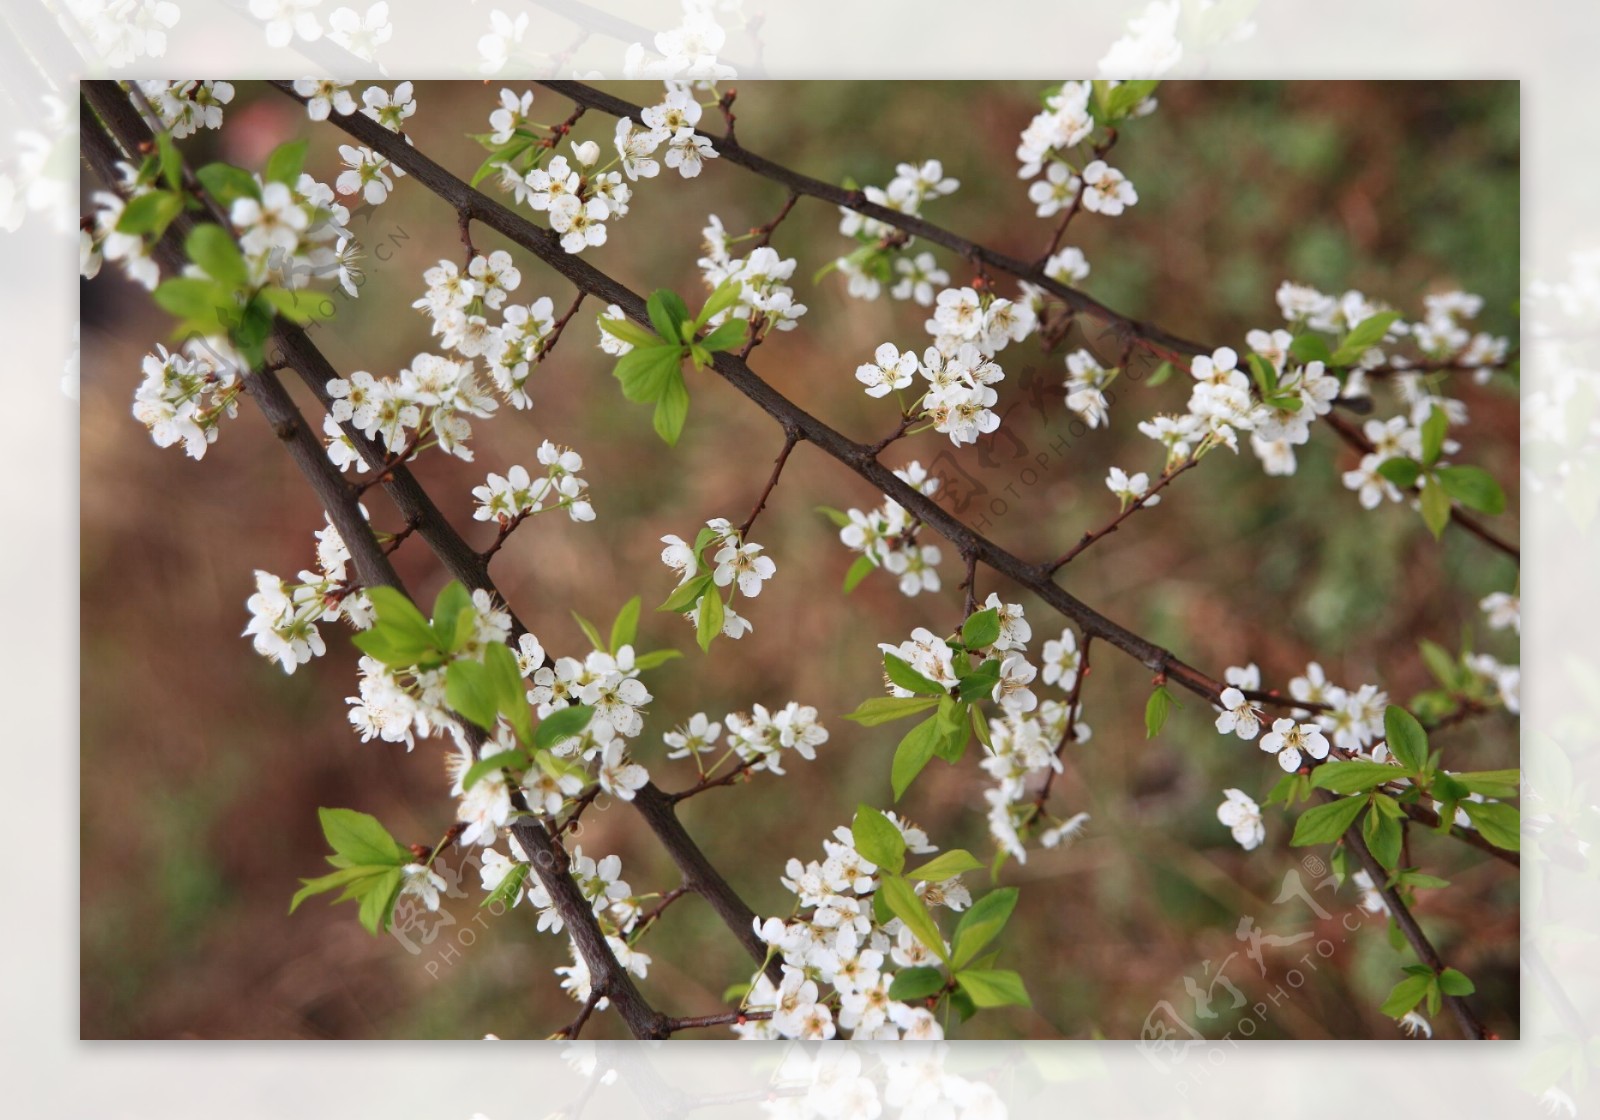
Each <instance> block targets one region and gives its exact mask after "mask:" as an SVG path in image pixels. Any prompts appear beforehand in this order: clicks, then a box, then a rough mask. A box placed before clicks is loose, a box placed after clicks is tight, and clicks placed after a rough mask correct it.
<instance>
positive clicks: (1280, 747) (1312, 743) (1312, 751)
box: [1261, 718, 1328, 774]
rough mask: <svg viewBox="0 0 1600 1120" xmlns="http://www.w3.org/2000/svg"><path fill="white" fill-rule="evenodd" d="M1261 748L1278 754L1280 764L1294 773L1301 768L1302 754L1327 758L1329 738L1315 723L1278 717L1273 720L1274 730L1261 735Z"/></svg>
mask: <svg viewBox="0 0 1600 1120" xmlns="http://www.w3.org/2000/svg"><path fill="white" fill-rule="evenodd" d="M1261 749H1262V750H1264V751H1266V752H1267V753H1268V754H1276V755H1277V756H1278V765H1279V766H1281V767H1283V769H1285V770H1287V771H1288V772H1289V773H1291V774H1293V773H1294V772H1295V771H1296V770H1298V769H1300V763H1301V761H1302V758H1301V756H1302V754H1307V755H1310V756H1311V757H1312V758H1315V759H1323V758H1327V757H1328V740H1327V737H1326V736H1324V735H1323V734H1322V729H1321V728H1320V727H1318V726H1317V725H1316V724H1314V723H1296V722H1295V721H1294V720H1293V719H1288V718H1285V719H1277V720H1273V721H1272V730H1271V731H1270V732H1268V733H1267V734H1266V735H1263V736H1262V737H1261Z"/></svg>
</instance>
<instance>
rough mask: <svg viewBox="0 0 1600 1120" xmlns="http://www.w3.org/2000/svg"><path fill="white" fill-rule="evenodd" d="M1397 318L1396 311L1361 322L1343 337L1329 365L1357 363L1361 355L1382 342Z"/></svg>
mask: <svg viewBox="0 0 1600 1120" xmlns="http://www.w3.org/2000/svg"><path fill="white" fill-rule="evenodd" d="M1398 318H1400V313H1399V312H1398V311H1381V312H1379V313H1378V314H1376V315H1370V316H1368V317H1367V318H1365V319H1363V320H1361V322H1359V323H1357V324H1356V326H1355V329H1353V330H1352V331H1351V332H1350V333H1349V334H1347V335H1345V336H1344V341H1343V342H1341V343H1340V344H1339V350H1338V352H1337V353H1335V354H1334V355H1333V358H1332V361H1331V364H1332V365H1336V366H1349V365H1354V364H1355V363H1357V362H1359V361H1360V360H1361V356H1362V355H1363V354H1365V353H1366V352H1367V351H1368V350H1370V349H1372V347H1374V346H1376V345H1377V344H1378V343H1380V342H1382V341H1383V336H1384V335H1385V334H1387V333H1388V331H1389V327H1390V326H1391V325H1392V324H1393V323H1394V321H1395V320H1396V319H1398Z"/></svg>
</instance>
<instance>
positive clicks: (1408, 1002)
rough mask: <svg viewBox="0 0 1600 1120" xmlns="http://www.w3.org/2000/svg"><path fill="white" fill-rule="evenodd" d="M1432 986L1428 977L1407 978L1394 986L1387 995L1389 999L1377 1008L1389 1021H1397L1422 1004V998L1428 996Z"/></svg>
mask: <svg viewBox="0 0 1600 1120" xmlns="http://www.w3.org/2000/svg"><path fill="white" fill-rule="evenodd" d="M1432 985H1433V978H1432V977H1430V976H1407V977H1406V978H1405V979H1404V980H1402V981H1400V983H1398V984H1396V985H1395V986H1394V989H1393V990H1392V991H1391V992H1390V993H1389V998H1387V999H1385V1000H1384V1001H1383V1006H1382V1007H1380V1008H1378V1010H1379V1011H1381V1012H1383V1014H1385V1015H1387V1016H1389V1018H1391V1019H1399V1018H1401V1017H1402V1016H1404V1015H1405V1014H1406V1012H1408V1011H1410V1010H1412V1009H1413V1008H1415V1007H1416V1006H1417V1004H1419V1003H1421V1002H1422V997H1423V996H1425V995H1427V994H1428V989H1429V988H1430V987H1431V986H1432Z"/></svg>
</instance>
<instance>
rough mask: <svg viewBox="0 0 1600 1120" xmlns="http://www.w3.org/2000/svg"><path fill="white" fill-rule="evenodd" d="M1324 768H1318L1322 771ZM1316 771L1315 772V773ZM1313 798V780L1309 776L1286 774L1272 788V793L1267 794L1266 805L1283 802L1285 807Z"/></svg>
mask: <svg viewBox="0 0 1600 1120" xmlns="http://www.w3.org/2000/svg"><path fill="white" fill-rule="evenodd" d="M1321 769H1322V767H1320V766H1319V767H1317V770H1321ZM1315 772H1316V771H1313V773H1315ZM1310 796H1311V778H1310V775H1307V774H1285V775H1284V776H1283V777H1281V778H1279V779H1278V784H1277V785H1275V786H1273V787H1272V792H1271V793H1269V794H1267V800H1266V801H1265V802H1264V804H1267V805H1276V804H1277V803H1278V802H1280V801H1281V802H1282V803H1283V804H1284V806H1285V807H1288V806H1290V805H1293V804H1295V803H1296V802H1300V801H1304V800H1305V799H1306V798H1308V797H1310Z"/></svg>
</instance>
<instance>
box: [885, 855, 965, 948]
mask: <svg viewBox="0 0 1600 1120" xmlns="http://www.w3.org/2000/svg"><path fill="white" fill-rule="evenodd" d="M878 893H880V894H882V895H883V900H884V903H885V905H887V906H888V907H889V912H890V913H892V914H893V915H894V916H895V917H897V918H899V919H900V920H901V921H902V922H904V923H905V924H906V928H907V929H909V930H910V931H911V932H912V933H913V934H914V935H916V938H917V940H918V941H920V942H922V943H923V944H924V945H926V946H927V947H928V948H929V949H930V950H932V951H933V952H934V954H935V955H937V956H938V958H939V959H940V960H942V961H948V960H949V959H950V958H949V956H948V955H947V954H946V952H945V947H944V938H942V937H941V936H940V935H939V927H938V925H937V924H936V923H935V922H934V920H933V915H932V914H930V913H928V907H927V905H926V904H925V903H924V902H923V901H922V899H921V898H920V897H919V896H918V895H917V892H916V891H915V890H914V889H913V888H912V886H911V884H910V883H908V882H906V881H905V880H904V879H902V878H900V877H899V876H898V875H888V876H885V877H884V878H883V879H882V881H881V882H880V883H879V885H878Z"/></svg>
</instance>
